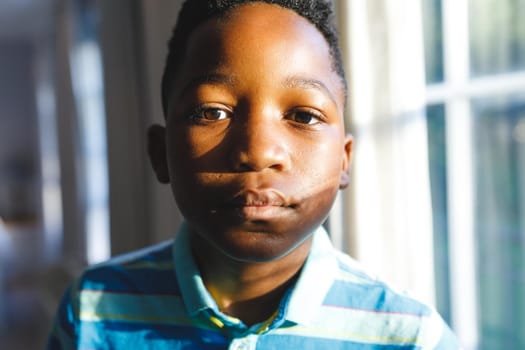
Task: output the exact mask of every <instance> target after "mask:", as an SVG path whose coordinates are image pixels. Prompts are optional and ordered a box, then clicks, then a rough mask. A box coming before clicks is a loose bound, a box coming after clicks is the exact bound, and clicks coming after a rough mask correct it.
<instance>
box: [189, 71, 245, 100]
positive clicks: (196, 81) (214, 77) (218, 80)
mask: <svg viewBox="0 0 525 350" xmlns="http://www.w3.org/2000/svg"><path fill="white" fill-rule="evenodd" d="M235 80H236V79H235V78H234V77H233V76H231V75H225V74H219V73H210V74H205V75H201V76H197V77H194V78H192V79H191V80H190V81H189V82H188V83H187V84H186V85H185V86H184V87H183V89H182V91H181V93H180V96H184V95H185V94H186V93H187V92H188V91H190V90H193V89H195V88H196V87H197V86H199V85H202V84H218V85H228V86H232V85H234V84H235Z"/></svg>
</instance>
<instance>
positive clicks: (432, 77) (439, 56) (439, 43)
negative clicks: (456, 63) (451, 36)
mask: <svg viewBox="0 0 525 350" xmlns="http://www.w3.org/2000/svg"><path fill="white" fill-rule="evenodd" d="M422 5H423V6H422V7H423V30H424V32H423V34H424V36H425V38H424V43H425V68H426V72H425V73H426V80H427V84H432V83H439V82H442V81H443V77H444V74H443V34H442V33H443V16H442V11H441V0H423V3H422Z"/></svg>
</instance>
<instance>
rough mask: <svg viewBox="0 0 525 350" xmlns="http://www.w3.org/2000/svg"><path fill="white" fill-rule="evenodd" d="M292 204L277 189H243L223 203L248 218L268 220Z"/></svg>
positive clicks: (227, 207) (280, 213) (289, 207)
mask: <svg viewBox="0 0 525 350" xmlns="http://www.w3.org/2000/svg"><path fill="white" fill-rule="evenodd" d="M293 207H294V205H293V204H291V203H290V201H289V200H288V199H287V198H286V196H285V195H284V194H283V193H281V192H280V191H278V190H275V189H267V190H244V191H241V192H240V193H238V194H237V195H235V196H234V197H233V199H232V200H230V201H228V202H227V203H226V205H225V209H226V210H232V211H233V212H234V213H235V214H236V215H238V216H241V217H243V218H245V219H248V220H269V219H272V218H276V217H279V216H281V215H282V214H283V213H284V212H285V211H288V210H290V209H293Z"/></svg>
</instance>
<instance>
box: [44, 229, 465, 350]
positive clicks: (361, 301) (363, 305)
mask: <svg viewBox="0 0 525 350" xmlns="http://www.w3.org/2000/svg"><path fill="white" fill-rule="evenodd" d="M458 348H459V346H458V344H457V342H456V339H455V337H454V335H453V334H452V333H451V332H450V330H449V328H448V327H447V326H446V324H445V323H444V322H443V320H442V319H441V317H440V316H439V315H438V314H437V313H436V312H435V311H434V309H432V308H431V307H429V306H426V305H424V304H422V303H420V302H418V301H416V300H414V299H412V298H410V297H408V296H407V295H405V294H402V293H398V292H396V291H394V290H393V289H391V288H390V287H388V286H387V285H386V284H384V283H383V282H381V281H379V280H377V279H376V278H372V277H370V276H369V275H367V274H366V273H365V272H363V270H362V269H361V268H360V267H359V265H358V264H357V263H356V262H355V261H354V260H352V259H351V258H350V257H349V256H347V255H345V254H342V253H341V252H338V251H337V250H335V249H334V248H333V247H332V245H331V242H330V239H329V237H328V235H327V234H326V232H325V231H324V229H323V228H322V227H320V228H318V229H317V230H316V231H315V232H314V234H313V243H312V248H311V251H310V254H309V256H308V258H307V260H306V262H305V265H304V267H303V269H302V270H301V274H300V276H299V278H298V279H297V282H296V283H295V285H294V286H293V287H291V288H290V289H289V290H288V291H287V292H286V293H285V295H284V297H283V299H282V300H281V302H280V305H279V308H278V309H277V310H276V311H275V313H274V314H273V316H272V317H270V318H269V319H268V320H267V321H265V322H262V323H260V324H256V325H253V326H250V327H248V326H246V325H245V324H244V323H243V322H242V321H241V320H239V319H236V318H234V317H231V316H228V315H226V314H224V313H222V312H221V311H220V310H219V309H218V307H217V304H216V303H215V301H214V300H213V298H212V297H211V295H210V293H209V292H208V291H207V290H206V287H205V286H204V283H203V281H202V278H201V275H200V273H199V270H198V268H197V265H196V263H195V261H194V259H193V257H192V255H191V249H190V244H189V232H188V228H187V226H186V225H185V224H183V225H182V226H181V228H180V229H179V232H178V233H177V235H176V239H175V240H174V241H169V242H165V243H163V244H160V245H157V246H154V247H151V248H147V249H144V250H141V251H138V252H135V253H131V254H126V255H124V256H122V257H117V258H114V259H112V260H110V261H108V262H106V263H103V264H99V265H95V266H93V267H91V268H89V269H87V270H86V271H85V272H84V274H83V275H82V276H81V277H80V278H79V279H78V280H77V281H76V282H75V283H74V285H72V287H71V288H70V289H69V290H68V291H67V292H66V294H65V296H64V298H63V300H62V302H61V305H60V307H59V310H58V313H57V316H56V321H55V325H54V328H53V331H52V333H51V335H50V338H49V343H48V349H83V350H88V349H89V350H94V349H96V350H102V349H108V350H109V349H113V350H118V349H125V350H130V349H171V350H179V349H188V350H189V349H203V350H204V349H206V350H208V349H210V350H211V349H239V350H241V349H243V350H249V349H250V350H252V349H265V350H266V349H268V350H271V349H279V350H287V349H300V350H306V349H330V350H336V349H447V350H448V349H458Z"/></svg>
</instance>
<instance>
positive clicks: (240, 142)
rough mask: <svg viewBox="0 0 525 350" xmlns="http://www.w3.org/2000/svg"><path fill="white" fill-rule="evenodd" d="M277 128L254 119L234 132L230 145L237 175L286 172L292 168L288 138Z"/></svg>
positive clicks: (269, 123)
mask: <svg viewBox="0 0 525 350" xmlns="http://www.w3.org/2000/svg"><path fill="white" fill-rule="evenodd" d="M254 119H255V118H254ZM278 124H279V123H278V122H277V124H273V123H271V122H265V121H264V120H260V121H259V120H253V119H251V120H249V121H246V122H244V123H242V124H241V125H238V126H237V127H236V128H235V130H234V132H233V134H234V135H233V136H234V137H232V138H231V143H230V145H231V157H232V162H233V167H234V169H235V170H236V171H262V170H264V169H272V170H276V171H283V170H286V169H287V168H288V167H289V165H290V155H289V152H288V147H287V146H286V137H285V135H283V134H282V130H280V128H279V125H278Z"/></svg>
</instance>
